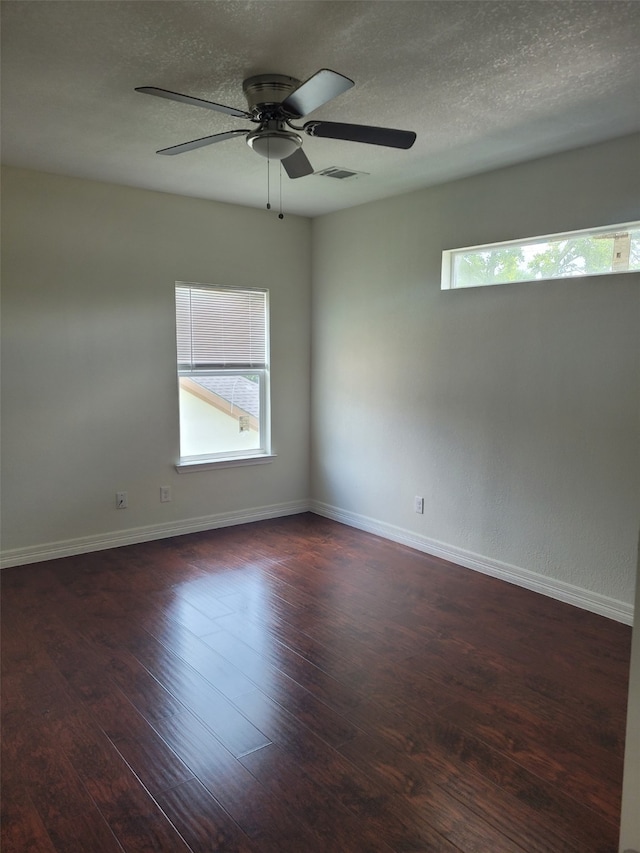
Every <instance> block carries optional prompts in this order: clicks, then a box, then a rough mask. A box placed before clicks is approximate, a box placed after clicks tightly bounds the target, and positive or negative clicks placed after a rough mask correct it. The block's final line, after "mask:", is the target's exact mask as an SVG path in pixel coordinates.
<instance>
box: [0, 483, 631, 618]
mask: <svg viewBox="0 0 640 853" xmlns="http://www.w3.org/2000/svg"><path fill="white" fill-rule="evenodd" d="M309 511H310V512H314V513H316V514H317V515H322V516H324V517H326V518H331V519H333V520H334V521H339V522H341V523H342V524H347V525H348V526H349V527H355V528H357V529H358V530H364V531H366V532H367V533H373V534H375V535H376V536H381V537H382V538H383V539H389V540H391V541H392V542H399V543H400V544H402V545H407V546H408V547H410V548H415V549H416V550H417V551H423V552H424V553H426V554H432V555H433V556H435V557H441V558H442V559H443V560H449V561H450V562H452V563H457V564H458V565H459V566H464V567H465V568H467V569H473V570H474V571H477V572H482V574H485V575H490V576H491V577H494V578H500V579H501V580H504V581H507V582H508V583H513V584H516V585H517V586H522V587H525V588H526V589H531V590H533V591H534V592H539V593H542V595H547V596H549V597H550V598H555V599H557V600H558V601H564V602H566V603H567V604H573V605H574V606H576V607H581V608H582V609H583V610H589V611H591V612H592V613H598V614H600V615H601V616H606V617H607V618H609V619H615V620H616V621H617V622H622V623H624V624H625V625H632V624H633V606H632V605H631V604H626V603H625V602H623V601H617V600H616V599H614V598H609V597H608V596H606V595H600V594H599V593H597V592H591V591H590V590H588V589H583V588H582V587H578V586H574V585H573V584H568V583H565V582H564V581H559V580H555V579H554V578H550V577H547V576H545V575H540V574H538V573H537V572H532V571H529V570H528V569H522V568H520V567H519V566H512V565H509V564H508V563H503V562H501V561H499V560H493V559H491V558H490V557H484V556H482V555H480V554H474V553H473V552H471V551H466V550H464V549H463V548H458V547H456V546H455V545H447V544H446V543H443V542H438V541H437V540H435V539H429V538H428V537H426V536H421V535H420V534H418V533H413V532H412V531H410V530H405V529H404V528H401V527H396V526H395V525H392V524H386V523H385V522H382V521H378V520H376V519H373V518H369V517H368V516H364V515H359V514H358V513H353V512H348V511H347V510H342V509H340V508H339V507H334V506H331V505H329V504H325V503H323V502H321V501H313V500H312V501H306V500H302V501H290V502H288V503H281V504H270V505H268V506H264V507H254V508H252V509H247V510H238V511H236V512H225V513H218V514H216V515H210V516H203V517H200V518H190V519H183V520H180V521H174V522H171V523H169V524H152V525H147V526H145V527H134V528H130V529H128V530H118V531H113V532H110V533H102V534H98V535H96V536H83V537H80V538H77V539H67V540H63V541H60V542H49V543H46V544H44V545H35V546H29V547H26V548H14V549H13V550H7V551H2V552H0V569H4V568H9V567H10V566H23V565H26V564H28V563H39V562H42V561H44V560H55V559H57V558H58V557H70V556H73V555H74V554H87V553H89V552H91V551H104V550H106V549H107V548H118V547H120V546H122V545H134V544H136V543H138V542H150V541H152V540H154V539H167V538H169V537H171V536H182V535H184V534H187V533H198V532H200V531H202V530H215V529H216V528H219V527H231V526H232V525H236V524H247V523H248V522H251V521H261V520H263V519H267V518H279V517H282V516H286V515H297V514H299V513H302V512H309Z"/></svg>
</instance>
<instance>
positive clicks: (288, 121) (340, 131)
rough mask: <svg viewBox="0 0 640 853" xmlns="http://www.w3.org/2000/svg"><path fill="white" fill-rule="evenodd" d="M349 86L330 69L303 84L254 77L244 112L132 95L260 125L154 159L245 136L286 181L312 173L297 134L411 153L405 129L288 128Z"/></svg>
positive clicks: (177, 97)
mask: <svg viewBox="0 0 640 853" xmlns="http://www.w3.org/2000/svg"><path fill="white" fill-rule="evenodd" d="M353 85H354V82H353V80H350V79H349V78H348V77H345V76H344V75H342V74H338V72H337V71H331V70H329V69H328V68H322V69H320V71H317V72H316V73H315V74H314V75H313V76H311V77H309V79H308V80H305V81H304V83H301V82H300V80H297V79H296V78H295V77H287V76H285V75H284V74H258V75H257V76H254V77H249V78H248V79H246V80H245V81H244V82H243V84H242V89H243V91H244V94H245V97H246V99H247V104H248V109H246V110H240V109H236V108H235V107H227V106H224V104H215V103H213V101H206V100H203V99H202V98H194V97H192V96H191V95H181V94H180V93H179V92H170V91H168V90H167V89H158V88H157V87H156V86H140V87H139V88H137V89H136V92H143V93H144V94H146V95H156V96H157V97H159V98H168V99H169V100H171V101H180V102H181V103H183V104H190V105H191V106H194V107H204V108H205V109H208V110H215V111H216V112H220V113H227V115H232V116H235V117H237V118H244V119H247V120H248V121H251V122H253V123H254V124H257V125H258V127H257V128H256V129H255V130H254V129H252V128H243V129H239V130H226V131H224V132H223V133H214V134H213V136H203V137H202V138H200V139H192V140H191V141H190V142H183V143H181V144H180V145H172V146H171V147H169V148H162V149H161V150H160V151H158V152H157V153H158V154H182V153H183V152H184V151H192V150H193V149H194V148H201V147H202V146H204V145H211V144H212V143H214V142H224V140H226V139H233V138H234V137H236V136H244V137H245V141H246V142H247V144H248V145H249V146H250V147H251V148H253V150H254V151H255V152H256V153H257V154H260V155H261V156H262V157H267V158H268V159H269V160H280V161H282V165H283V166H284V169H285V171H286V173H287V175H288V176H289V177H290V178H302V177H303V176H304V175H310V174H312V173H313V166H312V165H311V163H310V162H309V159H308V158H307V155H306V154H305V153H304V151H303V150H302V147H301V146H302V137H301V136H300V133H306V134H307V135H308V136H318V137H324V138H327V139H341V140H345V141H348V142H367V143H369V144H371V145H384V146H387V147H389V148H405V149H406V148H411V146H412V145H413V143H414V142H415V140H416V135H415V133H413V132H412V131H408V130H395V129H393V128H386V127H371V126H369V125H363V124H344V123H339V122H332V121H308V122H306V123H305V124H304V125H302V127H297V126H296V125H294V124H292V122H293V121H294V120H296V119H300V118H302V117H303V116H306V115H308V114H309V113H311V112H313V111H314V110H316V109H318V107H321V106H322V105H323V104H326V103H327V102H328V101H331V100H332V99H333V98H336V97H337V96H338V95H340V94H342V92H346V91H347V89H350V88H351V87H352V86H353Z"/></svg>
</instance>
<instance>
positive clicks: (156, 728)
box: [1, 514, 631, 853]
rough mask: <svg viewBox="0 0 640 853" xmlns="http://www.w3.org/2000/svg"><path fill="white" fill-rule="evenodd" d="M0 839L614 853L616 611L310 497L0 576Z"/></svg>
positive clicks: (201, 848)
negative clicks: (350, 521) (517, 580)
mask: <svg viewBox="0 0 640 853" xmlns="http://www.w3.org/2000/svg"><path fill="white" fill-rule="evenodd" d="M1 580H2V633H3V646H2V663H3V689H2V702H3V732H2V733H3V762H2V774H3V779H2V851H3V853H25V852H26V851H29V853H31V851H36V853H40V851H41V853H51V851H58V853H75V851H78V853H103V851H104V853H107V851H109V853H112V851H113V852H114V853H115V851H127V853H134V851H135V853H138V851H162V853H173V851H176V853H178V851H193V853H205V851H206V853H211V851H242V853H249V851H269V853H271V851H273V853H316V851H330V853H347V851H358V853H360V851H362V853H365V851H378V853H391V851H437V853H454V851H463V853H472V852H473V853H522V851H526V853H615V851H616V849H617V837H618V822H619V809H620V792H621V779H622V761H623V747H624V730H625V713H626V698H627V677H628V666H629V649H630V638H631V629H630V628H628V627H626V626H623V625H620V624H617V623H615V622H611V621H609V620H607V619H604V618H602V617H599V616H596V615H593V614H590V613H587V612H584V611H581V610H578V609H575V608H573V607H570V606H569V605H565V604H561V603H559V602H556V601H552V600H551V599H548V598H545V597H542V596H540V595H537V594H535V593H532V592H529V591H526V590H523V589H520V588H518V587H515V586H512V585H509V584H506V583H503V582H501V581H498V580H495V579H492V578H489V577H486V576H483V575H481V574H477V573H474V572H472V571H469V570H466V569H462V568H459V567H457V566H454V565H452V564H448V563H444V562H442V561H439V560H437V559H435V558H432V557H429V556H427V555H424V554H420V553H418V552H415V551H412V550H410V549H409V548H405V547H402V546H400V545H396V544H393V543H390V542H387V541H385V540H382V539H378V538H376V537H375V536H371V535H368V534H366V533H362V532H360V531H357V530H353V529H350V528H348V527H345V526H343V525H340V524H336V523H334V522H331V521H328V520H326V519H323V518H320V517H317V516H314V515H310V514H309V515H301V516H295V517H290V518H285V519H279V520H275V521H266V522H260V523H257V524H250V525H244V526H241V527H234V528H227V529H224V530H218V531H213V532H209V533H201V534H194V535H191V536H183V537H179V538H175V539H167V540H163V541H159V542H152V543H146V544H142V545H134V546H129V547H126V548H119V549H114V550H112V551H103V552H99V553H94V554H88V555H82V556H76V557H70V558H66V559H61V560H55V561H51V562H48V563H38V564H35V565H32V566H24V567H16V568H13V569H6V570H5V571H4V572H3V573H2V578H1Z"/></svg>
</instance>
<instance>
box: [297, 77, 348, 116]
mask: <svg viewBox="0 0 640 853" xmlns="http://www.w3.org/2000/svg"><path fill="white" fill-rule="evenodd" d="M353 85H355V84H354V82H353V80H350V79H349V78H348V77H345V76H344V75H343V74H338V72H337V71H331V70H330V69H329V68H321V69H320V71H317V72H316V73H315V74H314V75H313V77H309V79H308V80H305V82H304V83H301V84H300V85H299V86H298V88H297V89H294V91H293V92H292V93H291V94H290V95H289V96H288V97H286V98H285V99H284V101H283V102H282V104H281V106H282V108H283V109H284V110H285V111H286V112H287V113H289V115H291V116H294V117H296V118H301V117H302V116H306V115H308V114H309V113H312V112H313V111H314V110H317V109H318V107H321V106H322V105H323V104H326V103H327V101H331V100H332V99H333V98H337V96H338V95H341V94H342V93H343V92H346V91H347V89H350V88H351V87H352V86H353Z"/></svg>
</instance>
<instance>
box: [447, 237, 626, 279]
mask: <svg viewBox="0 0 640 853" xmlns="http://www.w3.org/2000/svg"><path fill="white" fill-rule="evenodd" d="M638 230H640V221H638V222H623V223H621V224H619V225H605V226H601V227H598V228H584V229H581V230H578V231H563V232H560V233H558V234H545V235H541V236H538V237H527V238H525V239H522V240H505V241H502V242H498V243H485V244H482V245H479V246H466V247H464V248H459V249H446V250H445V251H443V253H442V277H441V285H440V287H441V290H466V289H469V288H475V287H493V286H495V285H503V284H507V285H508V284H523V283H526V282H536V281H555V280H557V279H567V278H592V277H594V276H602V275H620V274H625V273H626V274H629V273H637V272H638V271H639V270H638V269H636V268H634V269H613V268H612V269H611V270H609V271H608V272H596V273H590V272H584V271H579V272H572V273H569V274H564V275H563V274H558V275H555V276H546V277H536V276H531V277H530V278H518V279H516V280H513V281H490V282H486V283H483V284H457V283H456V276H455V262H456V259H457V258H459V257H461V256H464V255H465V254H475V253H479V252H482V251H484V250H486V251H491V250H494V249H501V248H508V247H515V248H522V249H525V250H526V248H527V247H531V246H534V245H536V244H538V243H546V242H560V241H562V240H567V239H571V238H572V237H576V238H579V237H589V236H593V237H599V236H603V235H608V234H615V233H616V232H628V231H638Z"/></svg>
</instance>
